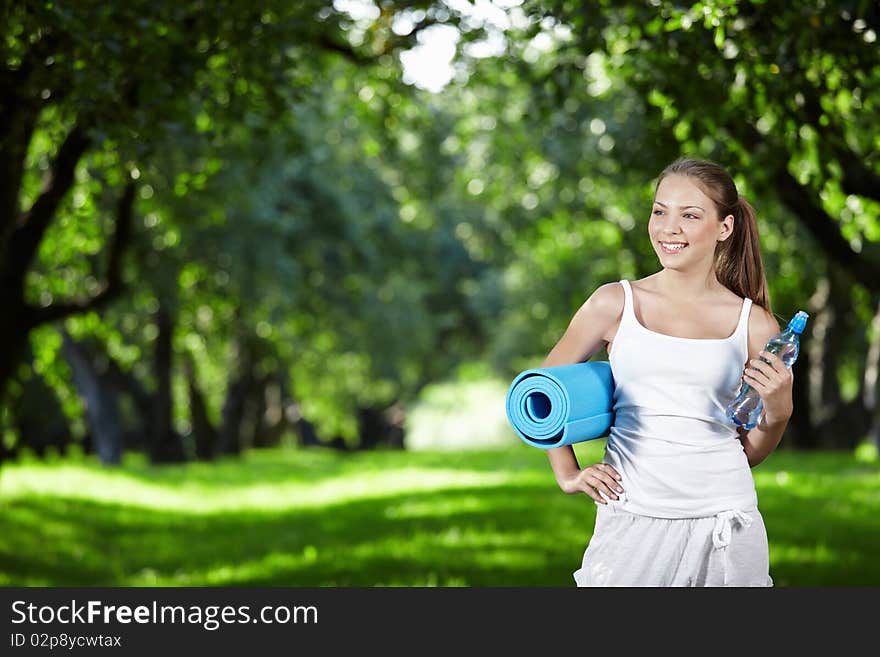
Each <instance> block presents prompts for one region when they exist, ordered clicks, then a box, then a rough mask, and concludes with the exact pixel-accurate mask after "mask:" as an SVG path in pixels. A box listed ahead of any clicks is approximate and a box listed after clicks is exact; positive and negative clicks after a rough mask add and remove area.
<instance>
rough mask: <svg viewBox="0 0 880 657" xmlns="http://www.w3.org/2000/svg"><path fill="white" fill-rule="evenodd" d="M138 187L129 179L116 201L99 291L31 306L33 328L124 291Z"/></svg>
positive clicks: (96, 306) (104, 300)
mask: <svg viewBox="0 0 880 657" xmlns="http://www.w3.org/2000/svg"><path fill="white" fill-rule="evenodd" d="M135 189H136V188H135V184H134V181H129V182H128V184H127V185H126V186H125V190H124V191H123V192H122V196H121V197H120V199H119V201H118V203H117V205H116V220H115V230H114V233H113V238H112V242H111V245H110V256H109V258H108V265H107V276H106V278H105V281H104V284H103V285H102V287H101V289H100V290H99V291H98V293H97V294H95V295H94V296H93V297H91V298H89V299H85V300H82V301H67V302H59V303H53V304H52V305H50V306H46V307H45V308H37V307H34V306H28V309H27V316H28V325H29V328H33V327H35V326H39V325H40V324H45V323H47V322H53V321H55V320H58V319H63V318H64V317H68V316H70V315H74V314H77V313H81V312H84V311H87V310H92V309H94V308H98V307H100V306H103V305H106V304H107V303H108V302H109V301H111V300H112V299H114V298H115V297H117V296H118V295H119V294H120V293H121V292H122V289H123V287H124V284H123V281H122V255H123V254H124V253H125V249H126V247H127V246H128V244H129V242H130V241H131V228H132V215H133V206H134V196H135Z"/></svg>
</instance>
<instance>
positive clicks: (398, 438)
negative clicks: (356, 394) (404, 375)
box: [358, 403, 405, 450]
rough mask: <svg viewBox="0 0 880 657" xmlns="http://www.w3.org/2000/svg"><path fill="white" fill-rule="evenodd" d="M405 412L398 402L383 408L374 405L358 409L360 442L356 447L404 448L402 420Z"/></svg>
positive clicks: (364, 448)
mask: <svg viewBox="0 0 880 657" xmlns="http://www.w3.org/2000/svg"><path fill="white" fill-rule="evenodd" d="M404 419H405V414H404V411H403V408H402V406H401V405H400V404H397V403H395V404H392V405H390V406H388V407H385V408H379V407H375V406H369V407H361V408H359V409H358V428H359V435H360V443H359V444H358V449H361V450H366V449H375V448H377V447H386V448H390V449H403V448H404V430H403V422H404Z"/></svg>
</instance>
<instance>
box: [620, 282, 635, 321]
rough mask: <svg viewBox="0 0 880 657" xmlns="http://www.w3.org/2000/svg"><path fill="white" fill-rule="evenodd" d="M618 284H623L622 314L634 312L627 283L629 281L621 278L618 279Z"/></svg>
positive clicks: (630, 289) (630, 290) (630, 291)
mask: <svg viewBox="0 0 880 657" xmlns="http://www.w3.org/2000/svg"><path fill="white" fill-rule="evenodd" d="M620 284H621V285H622V286H623V314H624V316H626V315H627V314H628V313H631V314H635V307H634V304H633V300H632V288H631V287H630V285H629V281H628V280H626V279H625V278H622V279H620Z"/></svg>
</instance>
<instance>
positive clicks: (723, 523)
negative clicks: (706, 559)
mask: <svg viewBox="0 0 880 657" xmlns="http://www.w3.org/2000/svg"><path fill="white" fill-rule="evenodd" d="M734 519H736V520H738V521H739V523H740V524H741V525H743V526H744V527H749V526H751V524H752V518H751V516H749V515H748V514H747V513H745V512H743V511H740V510H739V509H733V510H731V511H722V512H721V513H719V514H718V515H716V516H715V529H713V530H712V544H713V545H714V546H715V549H716V550H723V551H724V586H727V572H728V571H729V570H730V562H729V560H728V553H727V552H728V551H727V547H728V546H729V545H730V538H731V536H732V535H733V528H732V527H731V521H732V520H734Z"/></svg>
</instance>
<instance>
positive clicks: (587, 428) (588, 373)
mask: <svg viewBox="0 0 880 657" xmlns="http://www.w3.org/2000/svg"><path fill="white" fill-rule="evenodd" d="M613 408H614V378H613V377H612V375H611V364H610V363H609V362H608V361H590V362H586V363H575V364H573V365H558V366H556V367H542V368H536V369H531V370H525V371H524V372H521V373H520V374H518V375H517V376H516V378H515V379H514V380H513V382H512V383H511V384H510V389H509V390H508V391H507V419H508V420H509V421H510V424H511V425H512V426H513V428H514V430H515V431H516V433H517V435H519V437H520V438H522V439H523V440H524V441H525V442H526V443H527V444H529V445H532V446H533V447H540V448H541V449H550V448H551V447H562V446H563V445H571V444H572V443H580V442H583V441H585V440H592V439H593V438H600V437H602V436H605V435H607V433H608V429H609V428H610V427H611V423H612V422H613V420H614V411H613Z"/></svg>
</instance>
